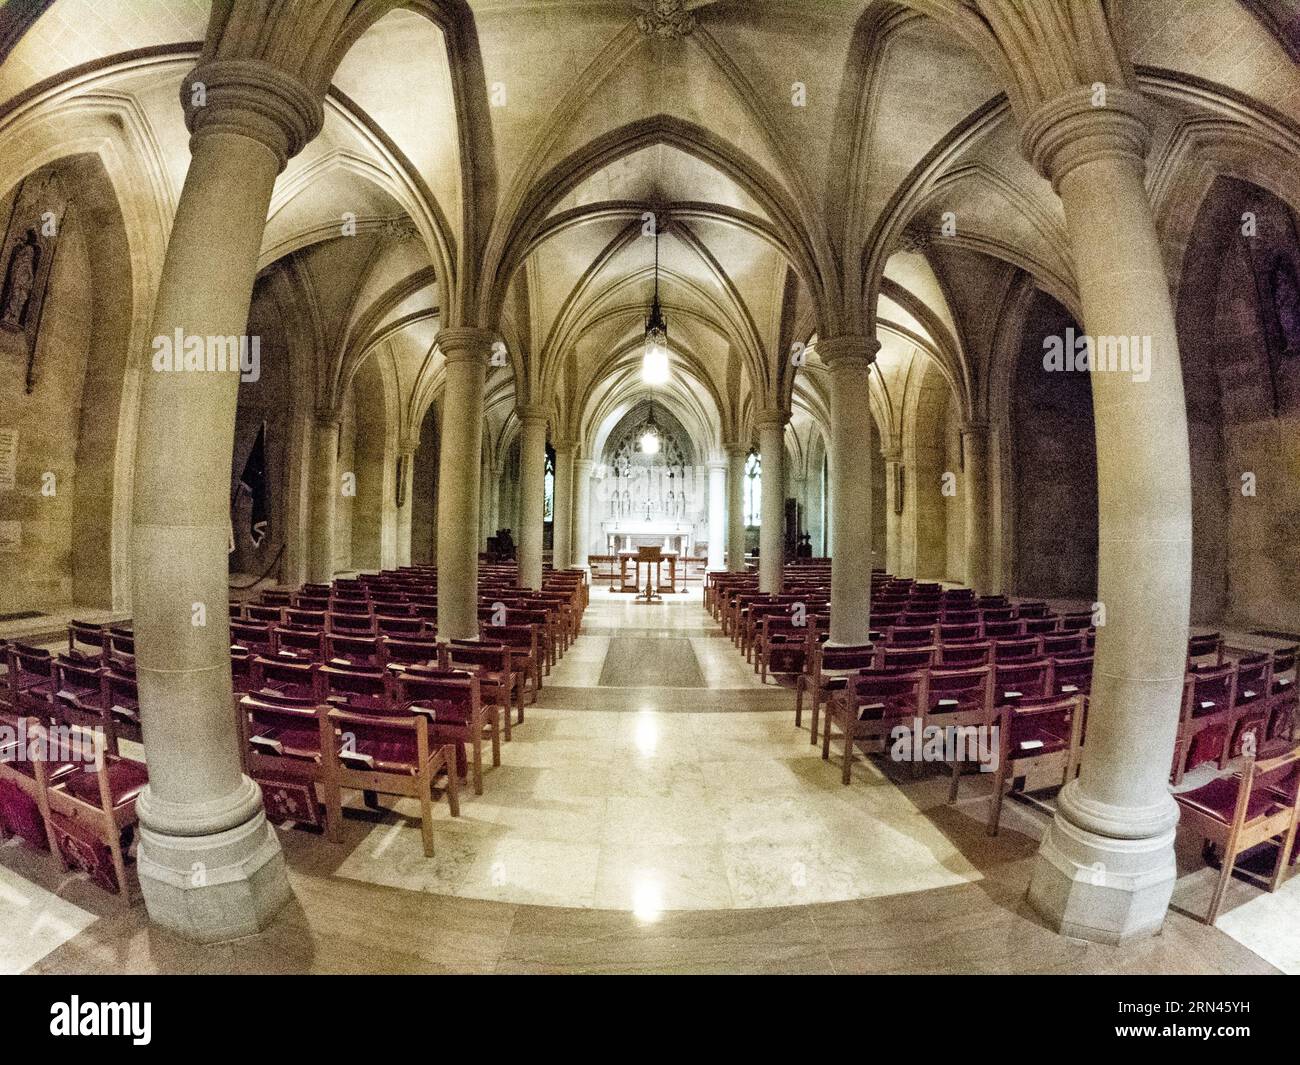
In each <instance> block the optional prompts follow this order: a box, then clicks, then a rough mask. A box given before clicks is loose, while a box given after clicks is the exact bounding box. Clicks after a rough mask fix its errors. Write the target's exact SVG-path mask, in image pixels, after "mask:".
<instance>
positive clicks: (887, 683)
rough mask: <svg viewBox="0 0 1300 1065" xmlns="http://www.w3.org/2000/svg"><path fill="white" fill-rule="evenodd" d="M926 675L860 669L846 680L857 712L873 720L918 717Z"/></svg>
mask: <svg viewBox="0 0 1300 1065" xmlns="http://www.w3.org/2000/svg"><path fill="white" fill-rule="evenodd" d="M925 681H926V675H925V673H923V672H920V671H914V672H911V673H904V672H894V671H888V672H887V671H882V670H878V669H864V670H862V671H861V672H859V673H855V674H854V675H853V676H852V677H850V678H849V687H850V689H851V690H852V692H853V697H854V700H855V702H856V704H857V707H858V710H859V712H860V713H861V712H863V711H870V712H871V716H874V717H887V718H888V717H921V716H923V713H922V711H923V707H924V702H925Z"/></svg>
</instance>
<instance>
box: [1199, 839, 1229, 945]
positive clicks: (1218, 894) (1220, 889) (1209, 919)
mask: <svg viewBox="0 0 1300 1065" xmlns="http://www.w3.org/2000/svg"><path fill="white" fill-rule="evenodd" d="M1236 864H1237V851H1236V841H1235V840H1229V841H1228V844H1227V845H1226V846H1225V847H1224V848H1223V861H1222V862H1221V863H1220V865H1219V882H1218V883H1217V884H1215V885H1214V894H1213V895H1211V896H1210V909H1209V911H1208V912H1207V913H1206V915H1205V923H1206V924H1208V925H1213V924H1214V922H1215V921H1217V920H1218V919H1219V907H1220V906H1222V905H1223V896H1224V895H1225V894H1226V893H1227V890H1228V881H1229V880H1231V879H1232V870H1233V867H1234V866H1235V865H1236Z"/></svg>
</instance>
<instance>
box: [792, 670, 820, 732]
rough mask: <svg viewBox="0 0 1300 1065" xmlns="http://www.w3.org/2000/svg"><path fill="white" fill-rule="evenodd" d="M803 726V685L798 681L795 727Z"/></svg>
mask: <svg viewBox="0 0 1300 1065" xmlns="http://www.w3.org/2000/svg"><path fill="white" fill-rule="evenodd" d="M802 726H803V685H802V684H801V683H799V682H798V681H796V682H795V686H794V727H795V728H801V727H802ZM814 742H816V741H814Z"/></svg>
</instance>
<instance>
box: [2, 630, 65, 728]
mask: <svg viewBox="0 0 1300 1065" xmlns="http://www.w3.org/2000/svg"><path fill="white" fill-rule="evenodd" d="M7 651H8V656H9V703H10V706H11V707H12V712H13V714H14V715H15V716H16V717H22V716H26V715H35V716H37V717H40V718H41V719H43V720H44V719H47V718H48V717H49V713H50V710H51V708H52V706H53V702H54V658H53V656H52V655H51V654H50V652H49V651H45V650H42V649H41V648H39V647H29V646H27V645H26V644H21V643H10V644H9V646H8V648H7Z"/></svg>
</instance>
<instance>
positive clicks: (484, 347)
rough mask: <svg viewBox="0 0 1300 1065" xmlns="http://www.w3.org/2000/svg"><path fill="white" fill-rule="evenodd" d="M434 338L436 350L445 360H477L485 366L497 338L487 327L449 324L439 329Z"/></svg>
mask: <svg viewBox="0 0 1300 1065" xmlns="http://www.w3.org/2000/svg"><path fill="white" fill-rule="evenodd" d="M436 339H437V344H438V350H439V351H441V352H442V357H443V358H444V359H445V360H446V361H447V362H449V363H451V362H478V363H481V364H483V365H484V366H486V365H487V361H488V359H489V358H491V356H492V345H493V344H495V343H496V339H497V338H496V334H494V333H493V332H491V331H490V330H487V329H476V328H474V327H473V326H451V327H450V328H447V329H439V330H438V336H437V338H436Z"/></svg>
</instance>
